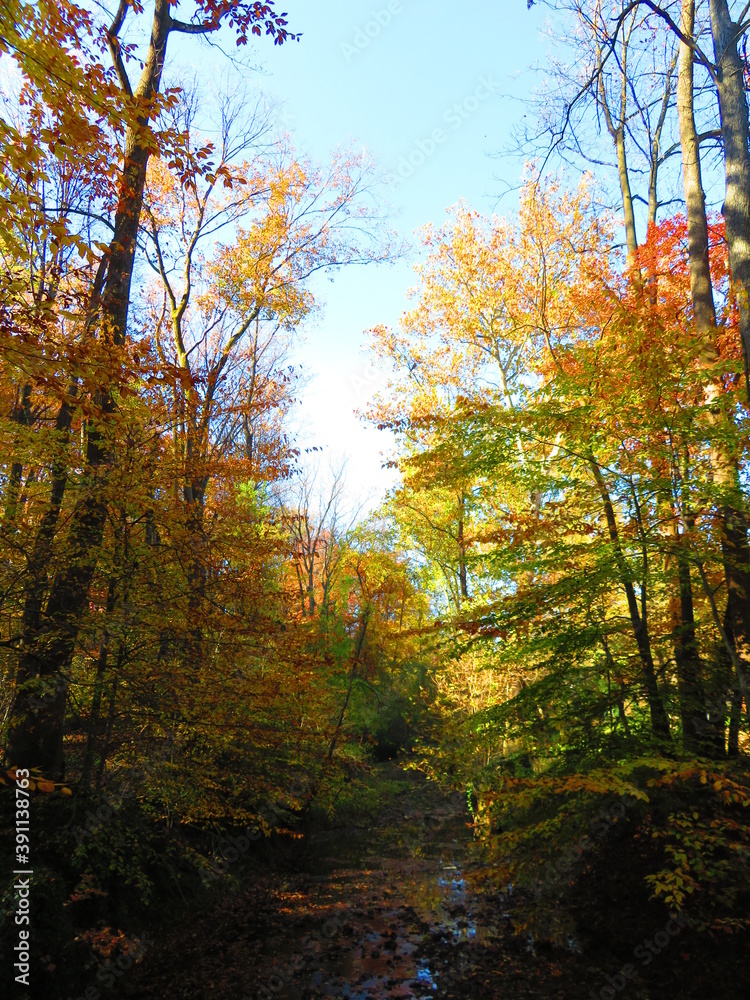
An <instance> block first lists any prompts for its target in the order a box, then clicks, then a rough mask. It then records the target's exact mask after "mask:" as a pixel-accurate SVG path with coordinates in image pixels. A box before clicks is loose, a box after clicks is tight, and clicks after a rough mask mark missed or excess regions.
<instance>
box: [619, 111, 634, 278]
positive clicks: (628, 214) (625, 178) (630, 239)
mask: <svg viewBox="0 0 750 1000" xmlns="http://www.w3.org/2000/svg"><path fill="white" fill-rule="evenodd" d="M615 150H616V152H617V176H618V179H619V181H620V193H621V194H622V208H623V212H624V213H625V240H626V244H627V248H628V262H629V263H630V264H631V266H632V265H634V264H635V262H636V260H637V259H638V236H637V232H636V228H635V210H634V208H633V194H632V191H631V189H630V175H629V174H628V159H627V152H626V149H625V130H624V128H622V127H620V128H619V129H618V130H617V133H616V135H615Z"/></svg>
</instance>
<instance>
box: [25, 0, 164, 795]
mask: <svg viewBox="0 0 750 1000" xmlns="http://www.w3.org/2000/svg"><path fill="white" fill-rule="evenodd" d="M170 26H171V19H170V5H169V0H155V4H154V19H153V25H152V32H151V39H150V44H149V48H148V52H147V54H146V59H145V61H144V64H143V70H142V73H141V78H140V81H139V84H138V87H137V89H136V91H135V93H134V95H133V96H134V98H135V99H136V100H141V101H143V102H144V106H148V105H149V102H151V101H152V99H153V97H154V95H155V94H156V93H158V90H159V85H160V81H161V73H162V69H163V66H164V58H165V55H166V47H167V38H168V37H169V30H170ZM151 113H152V112H151V111H146V112H144V114H143V116H142V117H141V118H140V120H139V121H138V122H136V123H135V124H132V123H131V124H130V125H129V126H128V128H127V130H126V134H125V150H124V159H123V165H122V169H121V171H120V178H119V184H118V187H119V199H118V203H117V209H116V211H115V219H114V227H113V230H114V231H113V237H112V240H111V242H110V245H109V247H108V250H107V273H106V278H105V280H104V284H103V287H102V293H101V299H100V309H99V326H100V330H101V335H102V336H103V337H106V338H108V339H109V340H110V341H111V343H112V344H114V345H115V346H117V345H121V344H122V343H123V342H124V338H125V332H126V328H127V319H128V308H129V305H130V285H131V280H132V275H133V262H134V255H135V246H136V236H137V233H138V225H139V220H140V214H141V207H142V204H143V189H144V185H145V181H146V168H147V166H148V161H149V157H150V155H151V152H152V149H153V144H152V142H151V141H150V136H149V132H148V126H149V116H150V114H151ZM109 374H110V373H106V372H104V373H103V381H102V383H101V384H100V385H99V386H98V387H97V388H96V389H95V391H94V392H93V394H92V398H93V403H94V408H95V411H96V413H97V419H98V420H100V421H101V422H102V423H108V422H110V421H109V418H110V417H111V415H112V413H113V412H114V400H113V396H112V387H111V383H110V378H109V377H108V376H109ZM111 457H112V456H111V444H110V443H109V442H107V440H106V437H105V436H104V435H103V434H102V433H101V431H100V429H99V428H98V427H97V426H96V421H95V422H94V424H93V426H92V425H90V426H89V431H88V440H87V447H86V465H87V472H88V476H89V481H88V483H87V484H86V485H85V486H84V489H83V494H82V496H81V498H80V499H79V500H78V502H77V503H76V505H75V507H74V508H73V511H72V514H71V518H70V531H69V538H68V545H67V552H68V555H67V562H66V565H65V566H63V567H62V569H61V570H60V571H59V572H58V573H56V574H55V577H54V578H53V581H52V585H51V587H50V593H49V597H48V600H47V605H46V607H45V609H44V612H43V614H41V615H39V617H38V620H37V622H36V623H35V624H32V623H31V622H29V623H28V627H27V628H26V629H25V630H24V646H23V650H22V653H21V656H20V660H19V665H18V674H17V682H16V683H17V687H16V691H17V694H16V699H15V704H14V708H13V714H12V719H11V728H10V731H9V738H8V748H7V751H6V756H7V759H8V760H9V762H11V763H14V764H16V765H18V766H20V767H39V768H40V769H41V770H42V771H43V773H44V774H46V775H48V776H50V777H59V776H61V775H62V771H63V756H62V737H63V719H64V712H65V694H66V681H65V673H64V672H65V669H66V667H67V666H68V665H69V663H70V661H71V659H72V656H73V652H74V650H75V644H76V639H77V635H78V629H79V627H80V622H81V618H82V614H83V611H84V609H85V607H86V601H87V598H88V592H89V587H90V585H91V580H92V578H93V575H94V570H95V568H96V561H97V556H98V552H99V548H100V546H101V542H102V537H103V534H104V525H105V523H106V515H107V505H106V499H105V487H106V482H107V477H108V466H109V464H110V462H111ZM64 482H65V479H64V477H63V480H62V483H63V489H64ZM55 522H56V517H55ZM50 541H51V540H50ZM35 680H41V681H42V682H43V687H44V689H45V691H46V692H47V693H50V692H51V693H53V694H54V697H53V698H51V699H50V704H49V710H46V711H45V712H44V713H43V714H38V715H35V714H34V712H33V711H32V709H31V706H30V704H29V702H28V698H27V697H26V695H25V692H27V691H28V684H29V682H34V681H35Z"/></svg>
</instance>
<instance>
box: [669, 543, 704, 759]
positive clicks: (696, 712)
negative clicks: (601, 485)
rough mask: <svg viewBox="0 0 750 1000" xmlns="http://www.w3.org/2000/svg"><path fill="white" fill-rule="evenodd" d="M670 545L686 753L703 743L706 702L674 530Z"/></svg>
mask: <svg viewBox="0 0 750 1000" xmlns="http://www.w3.org/2000/svg"><path fill="white" fill-rule="evenodd" d="M676 529H677V525H676V524H675V537H674V548H675V557H676V562H677V585H678V592H679V606H678V607H677V608H673V621H674V625H673V629H672V635H673V639H674V657H675V663H676V664H677V690H678V693H679V699H680V719H681V723H682V745H683V746H684V748H685V750H687V751H688V752H689V753H699V752H701V751H702V749H703V748H704V746H705V742H706V736H705V730H706V727H707V722H706V702H705V697H704V692H703V685H702V683H701V677H702V675H703V663H702V662H701V658H700V653H699V651H698V641H697V639H696V635H695V617H694V613H693V587H692V583H691V580H690V562H689V553H688V551H687V548H686V545H685V540H684V538H682V536H680V535H679V534H678V533H677V530H676Z"/></svg>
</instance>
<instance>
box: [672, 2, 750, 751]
mask: <svg viewBox="0 0 750 1000" xmlns="http://www.w3.org/2000/svg"><path fill="white" fill-rule="evenodd" d="M710 11H711V30H712V34H713V39H714V51H715V55H716V63H717V86H718V91H719V106H720V110H721V119H722V135H723V138H724V157H725V173H726V200H725V202H724V218H725V222H726V234H727V243H728V245H729V260H730V266H731V268H732V276H733V279H734V281H735V284H736V288H737V292H738V297H739V305H740V332H741V335H742V343H743V351H744V355H745V377H746V383H747V374H748V344H750V340H749V339H748V336H749V335H750V310H749V309H748V290H749V289H750V239H749V237H750V157H749V156H748V148H747V144H748V111H747V101H746V99H745V89H744V81H743V73H742V62H741V60H740V58H739V54H738V51H737V39H736V36H735V34H734V29H735V26H734V25H733V24H732V21H731V18H730V16H729V8H728V6H727V3H726V0H710ZM681 27H682V31H683V34H684V35H685V36H687V37H688V38H692V37H693V36H694V32H695V0H682V24H681ZM693 65H694V53H693V50H692V48H691V47H690V46H689V45H686V44H685V43H684V42H681V43H680V53H679V75H678V83H677V109H678V118H679V125H680V143H681V146H682V173H683V185H684V191H685V204H686V206H687V216H688V254H689V262H690V291H691V297H692V301H693V314H694V321H695V327H696V331H697V332H698V333H699V334H700V335H701V336H702V341H703V355H704V361H705V363H706V364H708V365H711V364H714V363H715V361H716V346H715V330H716V310H715V305H714V298H713V287H712V283H711V272H710V270H709V255H708V223H707V219H706V203H705V196H704V192H703V183H702V178H701V165H700V154H699V147H698V138H697V135H696V129H695V113H694V97H693V95H694V82H693ZM721 392H722V389H721V386H720V385H719V384H718V383H717V381H716V380H715V379H714V378H713V377H712V378H711V379H710V380H709V381H708V383H707V385H706V390H705V401H706V403H707V405H708V407H709V412H711V413H713V404H714V403H715V402H716V401H717V400H719V399H720V397H721ZM720 409H723V408H720ZM710 419H711V420H712V422H714V423H718V422H720V421H721V420H728V419H730V417H729V415H727V414H724V413H721V412H719V413H715V414H714V415H713V416H712V417H711V418H710ZM716 437H717V438H719V439H720V435H716ZM711 465H712V469H713V474H714V481H715V483H716V484H717V486H718V487H719V490H720V491H721V493H722V496H721V497H720V513H719V531H720V537H721V554H722V561H723V564H724V574H725V577H726V581H727V595H728V605H727V606H728V614H729V619H730V622H731V632H732V635H733V642H734V648H735V650H736V653H737V659H738V669H739V670H740V672H744V675H745V679H746V678H747V676H748V674H749V673H750V551H749V550H748V544H747V532H746V530H745V528H744V519H743V517H742V515H741V514H739V513H738V512H737V510H736V505H735V503H734V502H733V501H734V499H741V490H740V486H739V476H738V470H737V463H736V461H735V460H734V459H733V458H732V456H730V455H727V454H725V453H724V450H723V448H722V446H721V444H719V445H716V444H714V443H712V446H711ZM719 736H720V737H721V741H722V746H723V732H722V733H721V734H718V733H715V734H714V737H715V742H716V743H717V744H718V739H719Z"/></svg>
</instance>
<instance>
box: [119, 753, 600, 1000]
mask: <svg viewBox="0 0 750 1000" xmlns="http://www.w3.org/2000/svg"><path fill="white" fill-rule="evenodd" d="M391 773H392V775H393V776H395V775H396V774H397V772H396V771H395V768H393V769H392V772H391ZM398 781H399V789H398V792H396V793H395V794H394V795H393V796H392V797H391V801H390V802H389V805H388V806H387V807H385V808H384V809H383V810H382V812H381V814H380V815H379V816H378V818H377V820H376V821H375V822H374V823H371V824H370V825H369V827H368V828H364V829H363V828H362V827H357V828H351V829H348V830H337V831H334V832H321V833H318V834H316V835H313V836H312V837H311V838H310V841H309V845H308V852H309V853H308V857H309V858H310V859H311V863H310V865H309V866H308V867H309V870H308V871H306V872H304V873H301V874H294V875H291V876H290V875H276V876H265V877H263V878H259V879H258V880H257V881H256V883H255V884H254V886H253V888H252V889H250V890H247V891H243V892H239V893H232V894H230V895H228V896H227V897H226V898H224V899H223V900H222V901H221V902H220V903H219V905H218V906H217V908H216V909H215V910H214V911H213V912H212V913H211V914H206V915H204V916H202V917H201V918H200V919H199V920H198V921H197V922H196V926H195V927H194V929H193V930H192V931H190V932H188V933H186V934H181V935H180V936H179V937H178V938H176V939H174V940H172V941H170V942H167V943H165V944H163V945H162V946H161V947H159V948H154V950H153V952H152V954H151V955H150V956H149V958H148V959H147V960H146V962H145V963H144V967H143V969H142V970H141V971H140V973H139V975H138V977H137V982H133V983H132V984H131V990H130V991H129V995H130V996H131V997H138V998H139V1000H151V998H154V1000H155V998H157V997H159V998H162V997H166V996H170V997H174V998H189V1000H198V998H201V1000H202V998H208V997H221V998H222V1000H245V998H246V1000H256V998H258V1000H260V998H263V1000H269V998H270V997H273V996H275V997H279V998H280V1000H313V998H323V997H326V998H328V997H332V998H333V997H335V998H346V1000H386V998H394V1000H395V998H404V997H414V998H421V997H440V998H442V997H460V998H464V997H466V998H468V997H471V998H472V1000H481V998H484V997H487V998H490V997H492V998H494V997H498V998H499V997H503V998H510V1000H512V998H516V997H517V998H522V997H545V998H552V1000H554V998H560V1000H562V998H568V997H573V996H580V995H585V991H584V992H583V993H581V990H580V984H579V980H578V975H577V973H578V971H579V970H578V968H577V966H578V959H577V958H576V957H575V956H572V955H571V956H567V955H562V956H557V955H556V956H555V957H554V958H553V956H551V955H546V956H536V955H534V954H533V953H532V952H531V951H530V950H529V949H528V947H527V945H526V943H525V942H524V941H522V940H520V939H519V938H518V937H516V936H515V935H514V934H513V933H512V930H511V926H510V925H511V911H512V901H511V899H510V898H509V897H507V896H505V895H503V894H498V893H497V892H496V891H494V890H492V889H490V888H489V887H488V886H484V885H483V879H482V870H481V868H480V867H479V866H478V862H477V860H476V859H475V857H474V856H473V850H472V846H473V833H472V829H471V823H470V822H468V821H469V820H470V816H469V814H468V812H467V809H466V801H465V799H464V798H463V797H462V796H461V795H457V794H452V795H448V796H443V795H442V794H441V793H440V791H439V790H438V789H436V788H435V786H433V785H430V784H429V783H427V782H426V781H425V780H424V778H422V776H421V775H418V774H414V773H407V774H404V773H402V772H401V773H399V777H398Z"/></svg>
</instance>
